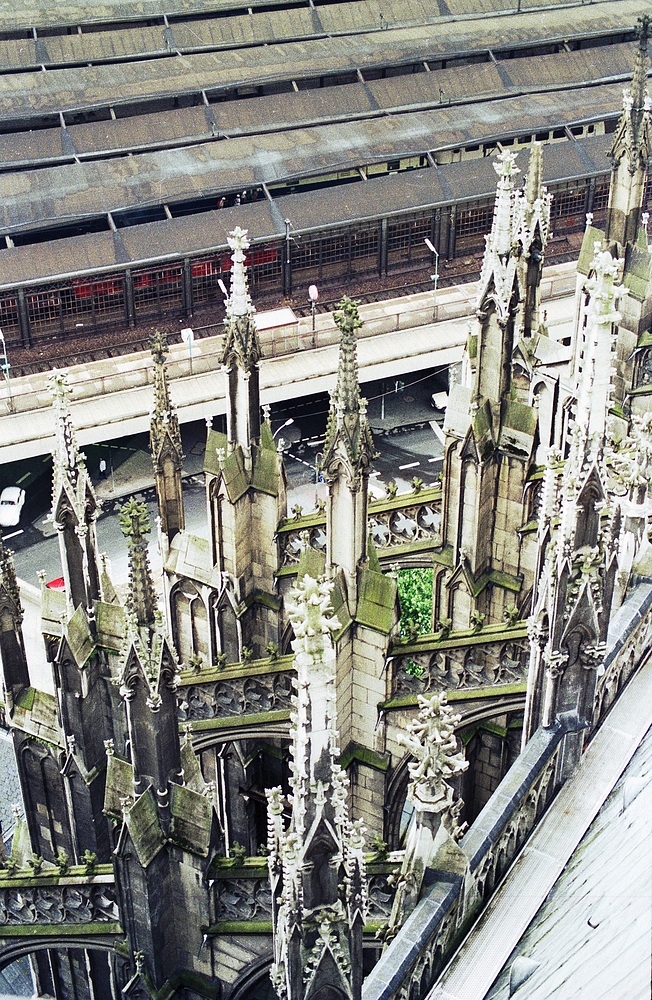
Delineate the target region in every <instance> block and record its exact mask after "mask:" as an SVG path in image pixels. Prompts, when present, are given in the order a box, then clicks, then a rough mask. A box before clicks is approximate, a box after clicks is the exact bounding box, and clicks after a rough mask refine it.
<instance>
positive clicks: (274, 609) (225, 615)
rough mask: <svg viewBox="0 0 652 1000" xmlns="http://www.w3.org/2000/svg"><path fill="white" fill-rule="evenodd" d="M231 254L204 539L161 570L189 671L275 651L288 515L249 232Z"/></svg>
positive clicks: (179, 544) (184, 538)
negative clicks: (221, 423)
mask: <svg viewBox="0 0 652 1000" xmlns="http://www.w3.org/2000/svg"><path fill="white" fill-rule="evenodd" d="M230 245H231V248H232V250H233V255H232V265H233V266H232V268H231V291H230V295H229V298H228V299H227V318H226V339H225V345H224V354H223V361H224V367H225V374H226V378H227V387H228V399H229V406H228V411H227V432H226V435H222V434H218V433H217V432H214V431H210V432H209V434H208V439H207V443H206V457H205V472H206V496H207V504H208V524H209V529H210V534H209V540H208V542H207V540H206V539H204V538H195V537H194V536H191V535H189V534H187V533H185V532H180V534H179V535H178V536H177V537H176V538H175V539H174V540H173V542H172V545H171V547H170V551H169V554H168V556H167V560H166V564H165V568H166V576H167V585H168V589H169V601H170V618H171V621H172V626H173V632H174V636H175V641H176V645H177V648H178V651H179V655H180V657H181V659H182V661H183V662H185V663H190V661H191V659H192V658H193V657H200V658H201V660H202V662H203V663H204V664H207V665H208V664H212V663H215V662H216V660H217V659H218V657H226V659H227V660H228V662H230V663H233V662H238V661H240V660H242V659H243V655H246V656H252V655H253V656H262V655H263V654H264V653H265V650H266V649H267V648H268V647H269V646H270V645H273V646H275V647H276V649H278V648H279V646H280V642H281V636H280V634H279V620H278V611H279V608H280V604H279V601H278V598H277V596H276V586H275V577H274V574H275V573H276V571H277V569H278V552H277V545H276V542H275V539H274V533H275V531H276V527H277V525H278V523H279V521H280V520H281V518H282V517H284V516H285V512H286V498H285V493H286V487H285V472H284V470H283V467H282V462H281V461H280V458H279V456H278V455H277V453H276V450H275V447H274V441H273V439H272V432H271V427H270V426H269V423H268V422H267V421H264V422H263V423H262V424H261V420H260V398H259V397H260V394H259V385H258V380H259V376H258V361H259V358H260V350H259V347H258V339H257V334H256V327H255V324H254V309H253V306H252V304H251V299H250V296H249V290H248V287H247V274H246V266H245V255H246V250H247V248H248V246H249V242H248V240H247V234H246V232H244V230H240V229H238V230H235V231H234V233H233V235H232V237H231V239H230ZM197 662H199V661H197Z"/></svg>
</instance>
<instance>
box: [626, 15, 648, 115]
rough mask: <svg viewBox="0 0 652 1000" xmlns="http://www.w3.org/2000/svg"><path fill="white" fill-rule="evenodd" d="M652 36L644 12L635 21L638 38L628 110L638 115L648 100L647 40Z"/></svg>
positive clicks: (641, 112) (644, 108)
mask: <svg viewBox="0 0 652 1000" xmlns="http://www.w3.org/2000/svg"><path fill="white" fill-rule="evenodd" d="M651 36H652V18H650V16H649V15H648V14H644V15H643V16H642V17H639V19H638V21H637V22H636V38H637V40H638V47H637V50H636V63H635V65H634V75H633V77H632V85H631V90H630V97H631V101H632V107H631V109H630V110H633V111H635V112H638V114H639V115H640V116H642V114H643V113H644V112H645V111H646V110H648V109H647V108H646V104H647V102H648V92H647V71H648V68H649V62H650V60H649V56H648V40H649V39H650V37H651Z"/></svg>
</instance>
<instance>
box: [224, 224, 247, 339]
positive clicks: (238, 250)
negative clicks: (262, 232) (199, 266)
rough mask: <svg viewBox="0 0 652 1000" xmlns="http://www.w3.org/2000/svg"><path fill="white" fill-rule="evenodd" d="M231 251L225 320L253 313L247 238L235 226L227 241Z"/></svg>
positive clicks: (242, 231) (238, 227)
mask: <svg viewBox="0 0 652 1000" xmlns="http://www.w3.org/2000/svg"><path fill="white" fill-rule="evenodd" d="M227 242H228V244H229V246H230V247H231V250H232V251H233V252H232V254H231V261H232V267H231V291H230V294H229V297H228V299H227V301H226V315H227V320H230V319H236V318H237V317H239V316H247V315H249V314H250V313H253V311H254V309H253V306H252V304H251V298H250V295H249V287H248V282H247V268H246V266H245V262H246V259H247V250H248V249H249V246H250V244H249V238H248V234H247V230H246V229H241V228H240V226H236V228H235V229H234V230H233V232H232V233H231V234H230V235H229V237H228V240H227Z"/></svg>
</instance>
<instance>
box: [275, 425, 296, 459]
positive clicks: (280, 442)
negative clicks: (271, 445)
mask: <svg viewBox="0 0 652 1000" xmlns="http://www.w3.org/2000/svg"><path fill="white" fill-rule="evenodd" d="M293 423H294V417H288V418H287V420H286V421H285V423H284V424H281V426H280V427H277V428H276V430H275V431H274V433H273V434H272V441H274V440H275V438H276V435H277V434H278V433H279V431H282V430H283V428H284V427H289V426H290V424H293ZM283 443H284V442H283V438H280V439H279V444H280V445H281V451H282V450H283V448H282V445H283Z"/></svg>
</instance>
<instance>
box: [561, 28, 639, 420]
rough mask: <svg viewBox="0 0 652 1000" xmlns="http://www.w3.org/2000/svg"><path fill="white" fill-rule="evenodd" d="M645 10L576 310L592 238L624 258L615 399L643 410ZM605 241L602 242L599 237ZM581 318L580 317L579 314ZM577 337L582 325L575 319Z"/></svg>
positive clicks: (578, 359) (577, 352)
mask: <svg viewBox="0 0 652 1000" xmlns="http://www.w3.org/2000/svg"><path fill="white" fill-rule="evenodd" d="M651 24H652V22H651V20H650V17H649V16H647V15H646V16H645V17H642V18H640V19H639V23H638V38H639V47H638V51H637V55H636V65H635V68H634V76H633V79H632V84H631V87H629V88H628V89H627V90H625V92H624V96H623V111H622V114H621V116H620V119H619V122H618V126H617V128H616V131H615V133H614V141H613V145H612V148H611V161H612V175H611V186H610V189H609V204H608V209H607V224H606V227H605V230H604V232H602V231H601V230H599V229H596V228H595V227H593V226H592V225H591V224H590V223H591V219H590V218H588V219H587V230H586V233H585V235H584V241H583V244H582V250H581V253H580V259H579V264H578V275H577V282H578V297H577V303H578V312H579V311H581V310H582V309H583V308H584V305H585V302H586V296H582V295H581V292H580V289H581V288H582V286H583V283H584V280H585V278H586V277H590V276H591V270H592V264H593V247H594V245H595V243H596V242H600V243H601V245H604V248H605V249H609V250H610V252H611V253H612V255H613V256H614V257H615V258H617V259H620V260H622V264H621V267H620V272H619V281H620V282H622V284H624V286H625V288H627V290H628V292H629V294H628V295H627V297H626V299H625V300H624V302H623V305H622V318H621V322H620V324H619V330H618V340H617V345H616V355H615V369H616V371H615V376H614V394H613V405H614V407H615V408H616V409H617V410H618V411H619V412H620V411H622V410H623V409H625V410H626V411H627V410H629V408H630V407H631V410H632V412H633V413H637V414H639V415H641V416H642V415H644V414H645V413H646V412H647V411H649V408H650V393H651V392H652V350H651V348H652V336H651V334H650V326H651V325H652V253H651V252H650V248H649V245H648V219H647V216H645V217H644V218H643V219H641V204H642V197H643V195H642V192H643V190H644V189H645V184H646V180H647V176H648V172H647V170H648V162H649V158H650V156H651V155H652V124H651V121H650V97H649V94H648V90H647V73H648V69H649V57H648V40H649V38H650V36H651V35H652V30H651ZM603 241H604V242H603ZM578 319H579V317H578ZM577 330H578V337H579V338H581V330H582V325H581V322H578V324H577ZM573 364H574V371H573V374H576V373H577V372H578V371H580V370H581V368H582V351H581V343H577V344H575V345H574V362H573Z"/></svg>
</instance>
